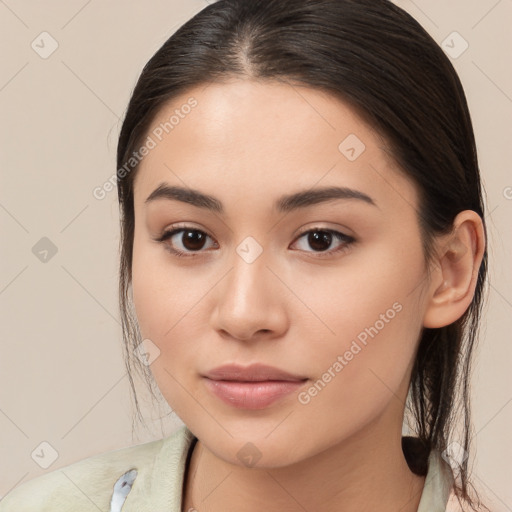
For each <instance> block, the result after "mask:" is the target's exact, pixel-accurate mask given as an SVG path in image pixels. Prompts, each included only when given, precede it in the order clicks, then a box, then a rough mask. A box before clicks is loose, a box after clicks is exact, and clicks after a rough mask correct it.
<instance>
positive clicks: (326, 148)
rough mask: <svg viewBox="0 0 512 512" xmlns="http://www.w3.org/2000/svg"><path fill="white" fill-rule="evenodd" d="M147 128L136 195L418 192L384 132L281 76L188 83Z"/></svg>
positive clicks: (323, 95)
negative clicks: (173, 191)
mask: <svg viewBox="0 0 512 512" xmlns="http://www.w3.org/2000/svg"><path fill="white" fill-rule="evenodd" d="M147 136H148V137H149V138H151V140H152V141H153V143H152V144H151V145H152V146H154V147H153V148H152V149H151V150H150V151H149V152H148V154H146V155H145V156H144V158H143V160H142V162H141V164H140V165H139V169H138V171H137V176H136V180H135V190H134V193H135V202H136V203H137V202H143V201H144V200H145V198H146V197H147V196H148V195H149V194H150V193H151V192H152V191H153V190H154V189H155V188H156V187H157V186H158V185H160V184H161V183H163V182H167V183H174V184H179V185H181V186H189V187H192V188H199V187H200V188H202V189H205V191H206V192H207V191H213V190H215V191H216V195H219V193H220V194H224V197H226V198H228V199H226V201H227V202H228V201H229V197H230V196H231V198H232V199H233V200H235V201H238V202H239V201H240V200H241V199H242V198H241V194H244V193H245V194H246V195H251V196H254V195H255V194H256V195H258V194H259V195H260V196H265V197H267V198H270V197H269V196H270V195H273V193H272V191H273V190H275V192H276V194H275V195H276V196H277V195H281V193H284V192H286V191H288V192H289V191H290V190H291V189H294V188H301V189H303V188H306V187H309V188H311V187H314V186H315V184H318V185H319V186H328V185H338V186H346V187H350V188H358V189H365V192H367V193H372V194H373V196H379V195H381V196H382V195H383V194H388V195H394V196H395V197H394V199H393V198H390V199H391V200H395V201H396V196H401V197H404V196H405V197H407V198H408V201H409V202H410V201H413V202H414V201H415V199H416V198H415V190H414V187H413V185H412V183H410V182H409V180H408V179H406V178H405V177H404V175H403V174H402V173H401V172H400V171H399V170H398V169H397V166H396V164H395V163H394V161H393V160H392V159H391V158H390V156H389V155H388V153H387V152H386V150H385V143H384V141H383V139H382V138H381V137H380V136H379V135H378V134H377V133H376V132H375V131H374V130H373V129H372V128H371V127H370V126H369V125H367V124H366V123H365V122H364V121H363V119H362V118H361V117H359V116H358V115H357V113H356V112H355V111H354V110H353V109H352V108H351V107H350V106H349V105H347V104H346V103H344V102H343V101H341V100H339V99H338V98H336V97H334V96H333V95H331V94H328V93H326V92H323V91H320V90H317V89H312V88H308V87H304V86H299V85H295V84H293V85H292V84H290V83H284V82H275V81H274V82H269V81H266V82H262V81H253V80H240V79H233V80H230V81H228V82H225V83H208V84H202V85H200V86H198V87H195V88H192V89H190V90H188V91H187V92H186V93H184V94H181V95H180V96H178V97H175V98H173V100H172V101H170V102H168V103H167V104H166V105H164V106H163V107H162V108H161V109H160V111H159V112H158V114H157V115H156V117H155V118H154V120H153V122H152V124H151V126H150V128H149V130H148V132H147Z"/></svg>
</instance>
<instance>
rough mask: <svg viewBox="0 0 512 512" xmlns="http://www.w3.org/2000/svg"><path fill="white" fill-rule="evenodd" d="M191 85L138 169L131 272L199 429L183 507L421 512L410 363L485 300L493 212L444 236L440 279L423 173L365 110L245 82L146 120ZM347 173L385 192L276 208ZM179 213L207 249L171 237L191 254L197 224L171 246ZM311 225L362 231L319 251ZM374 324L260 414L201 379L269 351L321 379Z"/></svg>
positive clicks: (166, 381)
mask: <svg viewBox="0 0 512 512" xmlns="http://www.w3.org/2000/svg"><path fill="white" fill-rule="evenodd" d="M190 97H193V98H195V99H196V100H197V106H195V107H194V108H193V109H192V110H191V112H190V113H189V114H187V115H186V116H184V117H183V119H181V118H180V121H179V123H178V124H177V125H176V126H174V128H173V129H172V130H171V131H169V133H168V134H165V136H163V137H162V140H161V141H159V142H158V144H157V145H156V147H154V148H153V149H151V151H150V152H149V153H148V154H147V155H146V156H145V157H144V159H143V161H142V163H141V164H140V167H139V170H138V174H137V176H136V180H135V188H134V204H135V217H136V225H135V237H134V253H133V267H132V269H133V299H134V304H135V309H136V313H137V318H138V321H139V325H140V329H141V333H142V336H143V338H146V339H149V340H151V343H153V344H154V345H156V346H157V347H158V349H159V351H160V353H159V356H158V357H157V358H156V359H155V360H154V362H153V363H152V364H151V371H152V373H153V375H154V377H155V379H156V382H157V384H158V386H159V388H160V390H161V392H162V394H163V396H164V397H165V399H166V400H167V401H168V403H169V405H170V406H171V407H172V408H173V409H174V410H175V411H176V413H177V414H178V415H179V416H180V418H181V419H182V420H183V421H184V422H185V424H187V426H188V427H189V428H190V430H191V431H192V432H193V433H194V434H195V435H196V437H198V439H199V441H198V443H197V444H196V446H195V449H194V451H193V454H192V458H191V461H190V466H189V468H188V471H187V476H186V482H185V484H186V486H185V493H184V506H183V510H189V508H191V507H195V508H196V509H197V510H198V511H200V512H203V511H217V510H218V511H220V510H223V511H228V510H244V511H249V512H251V511H253V510H254V511H256V510H258V511H259V510H285V511H292V510H303V509H306V510H310V511H311V510H315V511H317V512H318V511H320V512H324V511H334V510H344V511H345V512H351V511H358V512H361V511H365V510H380V511H393V512H396V511H397V510H401V511H402V512H409V511H416V510H417V507H418V503H419V500H420V496H421V492H422V489H423V485H424V478H422V477H418V476H416V475H414V474H413V473H412V472H411V471H410V470H409V468H408V466H407V463H406V461H405V458H404V456H403V453H402V449H401V444H400V443H401V429H402V421H403V414H404V404H405V399H406V395H407V390H408V386H409V380H410V372H411V369H412V364H413V362H414V356H415V351H416V347H417V343H418V340H419V336H420V333H421V329H422V327H423V326H428V327H440V326H442V325H447V324H449V323H451V322H453V321H455V320H456V319H457V318H459V317H460V316H461V315H462V314H463V313H464V311H465V310H466V308H467V307H468V305H469V303H470V301H471V298H472V296H473V291H474V286H475V282H476V275H477V274H476V272H477V269H478V266H479V264H480V261H481V257H482V252H483V244H484V240H483V232H482V226H481V222H480V219H479V217H478V215H477V214H476V213H474V212H470V211H465V212H461V213H460V214H459V216H458V217H457V218H456V221H455V227H456V229H455V230H454V232H453V234H451V235H449V236H448V235H447V236H444V237H443V238H440V239H439V240H438V245H437V247H438V257H437V258H436V261H435V262H434V264H433V265H432V269H431V270H432V271H431V275H430V277H429V276H428V275H427V272H426V271H427V267H426V263H425V259H424V256H423V251H422V244H421V237H420V231H419V225H418V216H417V209H418V195H417V191H416V189H415V186H414V184H413V183H412V182H411V181H410V180H409V179H408V178H407V177H405V176H404V174H402V173H401V172H400V170H399V169H398V168H397V166H396V164H395V163H394V162H393V160H392V158H391V157H390V156H389V154H388V153H387V152H386V151H385V145H384V141H383V140H382V139H381V138H380V137H379V136H378V135H377V134H376V133H375V132H374V130H372V129H371V128H370V127H369V126H368V125H367V124H365V123H364V122H363V120H362V119H361V118H360V117H359V116H358V115H357V114H356V112H355V111H354V110H353V109H351V108H350V107H349V106H347V105H346V104H345V103H343V102H341V101H340V100H337V99H335V98H334V97H333V96H330V95H328V94H326V93H323V92H320V91H318V90H313V89H310V88H306V87H300V86H297V85H293V86H292V85H291V84H286V83H279V82H256V81H252V80H241V79H233V80H230V81H227V82H225V83H212V84H209V85H207V86H205V85H202V86H201V87H197V88H195V89H193V90H190V91H187V93H186V94H183V95H182V96H180V97H178V98H175V99H174V100H173V101H172V102H171V103H169V104H168V105H167V106H166V107H165V108H163V109H162V110H161V112H159V113H158V115H157V117H156V118H155V119H154V122H153V125H152V128H150V130H149V131H148V134H151V130H152V129H154V127H158V126H159V124H160V123H162V122H165V121H166V120H168V119H169V117H170V116H171V115H172V113H173V111H174V110H175V109H176V108H180V106H181V105H183V104H185V103H186V102H187V100H188V99H189V98H190ZM350 134H355V135H356V136H357V138H358V139H359V140H360V141H362V142H363V143H364V145H365V149H364V151H363V152H362V153H361V154H360V155H359V156H358V157H357V158H356V159H355V160H354V161H350V160H349V159H348V158H347V157H346V156H345V154H344V153H343V152H342V151H340V150H339V148H338V146H339V144H340V143H341V142H342V141H343V140H345V139H346V137H347V136H349V135H350ZM161 183H167V184H169V185H178V186H183V187H190V188H193V189H197V190H199V191H201V192H203V193H206V194H210V195H212V196H215V197H216V198H218V200H219V201H221V202H222V204H223V206H224V210H225V211H224V214H222V215H221V214H219V213H213V212H211V211H207V210H205V209H203V208H198V207H196V206H193V205H190V204H186V203H184V202H181V201H176V200H168V199H158V200H155V201H152V202H150V203H147V204H145V200H146V198H147V197H148V196H149V195H150V194H151V192H152V191H153V190H154V189H156V188H157V187H158V186H159V185H160V184H161ZM332 185H334V186H339V187H350V188H352V189H355V190H358V191H360V192H363V193H365V194H367V195H368V196H370V197H371V198H372V199H373V201H374V202H375V205H376V206H374V205H371V204H367V203H366V202H364V201H361V200H358V199H336V200H331V201H327V202H322V203H319V204H315V205H312V206H308V207H306V208H302V209H300V210H296V211H292V212H288V213H286V214H283V213H279V212H278V211H277V210H276V209H275V208H274V207H273V204H274V201H276V200H277V198H279V197H280V196H282V195H284V194H290V193H292V192H298V191H300V190H305V189H311V188H314V189H316V188H320V187H324V186H332ZM177 224H178V226H176V225H177ZM183 224H184V225H185V226H187V227H190V228H191V229H192V228H193V229H198V230H200V231H203V232H204V233H206V234H207V235H208V237H207V238H206V240H205V243H204V248H202V249H200V250H201V251H202V252H200V253H197V252H196V255H195V256H194V257H181V258H180V257H177V256H175V255H173V254H172V253H171V252H169V250H168V249H167V247H169V246H173V247H174V248H176V249H178V250H182V251H187V249H188V250H189V253H193V251H192V250H190V249H189V248H190V247H192V248H194V247H195V246H194V245H184V243H183V238H182V235H183V233H178V234H177V235H174V237H173V238H172V239H168V240H167V241H165V242H158V241H156V239H157V238H158V237H159V236H161V235H162V234H163V232H164V231H165V230H168V229H169V228H171V227H183ZM313 228H317V231H318V229H320V228H321V229H323V230H325V229H331V230H336V231H339V232H341V233H344V234H346V235H348V236H351V237H353V238H354V242H353V243H352V244H349V245H347V244H344V242H340V241H338V240H337V239H336V238H332V242H331V244H330V245H329V243H328V242H327V243H326V244H325V247H326V249H325V250H323V251H322V250H319V249H318V248H316V249H315V246H312V245H311V244H309V243H308V236H307V235H305V236H304V235H303V233H304V232H306V231H308V230H310V229H313ZM249 236H250V237H253V238H254V239H255V240H256V241H257V242H258V244H259V246H261V249H262V253H261V254H260V255H259V256H258V257H257V258H256V259H255V260H254V261H253V262H252V263H247V261H245V260H244V259H243V258H242V257H241V256H240V255H239V254H238V253H237V251H236V249H237V247H238V246H239V244H240V243H241V242H242V241H244V239H245V238H246V237H249ZM185 244H186V241H185ZM340 247H342V249H343V250H341V251H338V252H334V251H335V250H336V249H338V248H340ZM393 305H395V307H394V308H395V309H394V312H395V314H394V315H393V318H392V319H390V318H389V317H390V316H391V313H386V312H387V311H389V310H393ZM398 309H400V311H399V312H398V311H397V310H398ZM381 315H384V316H385V317H386V318H385V319H387V321H385V319H382V316H381ZM379 320H381V321H380V323H378V324H377V323H376V322H377V321H379ZM382 323H383V327H382V328H379V327H380V326H381V325H382ZM371 326H374V327H375V326H377V331H378V332H377V334H374V336H373V337H370V336H368V339H367V344H366V345H363V344H361V343H359V346H360V347H361V349H360V351H359V352H357V354H356V355H354V356H353V358H352V359H351V360H350V361H347V359H346V358H344V361H345V362H346V364H344V365H343V369H342V370H341V371H338V372H334V374H335V377H332V375H331V379H330V381H329V382H328V383H327V384H326V385H325V387H323V388H322V389H321V391H319V392H317V393H316V395H315V396H310V395H308V396H310V400H309V401H308V402H307V403H301V401H300V400H299V399H298V393H295V392H294V393H292V394H291V395H288V396H286V397H284V398H282V399H280V400H278V401H277V402H274V403H273V404H271V405H270V406H268V407H267V408H265V409H262V410H246V409H237V408H234V407H232V406H230V405H227V404H225V403H224V402H222V401H220V400H219V399H218V398H217V397H216V396H214V395H213V394H211V393H210V391H209V390H208V389H207V388H206V386H205V385H204V379H203V378H202V376H201V375H203V374H204V373H205V372H207V371H208V370H211V369H213V368H215V367H218V366H220V365H223V364H226V363H238V364H240V365H244V366H246V365H249V364H251V363H255V362H261V363H264V364H267V365H271V366H275V367H278V368H281V369H283V370H286V371H288V372H290V373H292V374H296V375H298V376H302V377H305V378H307V379H308V381H307V382H306V383H305V384H304V387H303V388H301V391H302V392H307V390H308V389H310V388H311V386H312V385H313V384H314V383H315V382H316V381H318V379H322V375H324V374H325V373H326V372H327V370H328V369H329V368H332V367H333V364H334V363H335V362H336V361H337V360H338V361H339V359H337V358H338V356H340V355H341V356H343V355H344V354H345V353H346V351H347V350H349V349H350V347H351V346H353V345H352V343H353V341H354V340H357V339H358V338H357V337H358V335H361V333H362V332H363V331H365V329H369V328H370V327H371ZM372 332H374V331H372ZM355 350H357V349H355ZM324 379H327V378H326V377H324ZM302 396H303V397H304V394H303V395H302ZM303 402H304V400H303ZM249 442H250V443H252V445H254V447H256V449H257V452H256V451H254V453H258V454H259V455H258V456H259V457H260V458H259V460H258V461H257V463H256V465H254V466H253V467H247V465H245V463H244V461H243V460H242V459H241V458H239V456H237V454H239V453H240V450H241V449H242V453H244V452H243V450H246V451H247V450H249V448H247V443H249ZM250 450H254V448H250Z"/></svg>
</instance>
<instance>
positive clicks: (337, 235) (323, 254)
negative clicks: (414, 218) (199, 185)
mask: <svg viewBox="0 0 512 512" xmlns="http://www.w3.org/2000/svg"><path fill="white" fill-rule="evenodd" d="M184 231H193V232H197V233H202V234H203V235H206V236H207V237H209V238H211V239H212V240H213V237H211V236H210V235H209V234H208V233H206V232H204V231H202V230H201V229H196V228H192V227H187V226H182V227H178V228H173V229H170V230H168V231H165V232H164V233H163V234H162V235H161V236H160V237H158V238H156V239H155V240H156V241H157V242H161V243H163V244H164V245H165V248H166V249H167V250H168V251H169V252H171V254H173V255H174V256H177V257H178V258H196V257H198V256H200V255H201V253H202V252H205V251H201V250H199V251H195V252H190V253H187V252H184V251H179V250H176V249H174V248H173V247H171V246H170V245H169V244H167V243H165V242H166V241H167V240H168V239H169V238H172V237H173V236H174V235H176V234H177V233H180V232H184ZM312 232H321V233H330V234H331V235H332V236H333V239H336V240H338V241H340V242H344V243H343V244H342V245H340V246H339V247H338V248H337V249H334V250H326V251H305V252H307V253H310V252H312V253H313V254H315V255H316V256H315V257H316V258H328V257H330V256H332V255H333V254H338V253H343V252H345V251H347V250H348V249H349V248H350V246H351V245H352V244H353V243H354V242H355V238H353V237H351V236H349V235H345V234H344V233H341V232H339V231H336V230H334V229H327V228H321V227H314V228H311V229H308V230H307V231H304V232H302V233H300V234H299V235H298V236H297V238H296V240H299V239H300V238H302V237H303V236H304V235H307V234H309V233H312Z"/></svg>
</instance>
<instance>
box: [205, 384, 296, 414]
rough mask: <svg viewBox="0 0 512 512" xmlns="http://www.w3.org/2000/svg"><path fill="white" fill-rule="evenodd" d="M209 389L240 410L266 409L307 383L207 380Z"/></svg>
mask: <svg viewBox="0 0 512 512" xmlns="http://www.w3.org/2000/svg"><path fill="white" fill-rule="evenodd" d="M204 380H205V384H206V386H207V387H208V389H209V390H210V391H211V392H212V393H213V394H214V395H216V396H217V397H219V398H220V399H221V400H222V401H223V402H225V403H227V404H229V405H231V406H233V407H237V408H239V409H264V408H265V407H268V406H269V405H270V404H272V403H274V402H276V401H277V400H279V399H280V398H282V397H284V396H286V395H289V394H290V393H293V392H294V391H297V390H298V389H299V388H301V387H302V386H303V385H304V383H305V381H303V380H302V381H284V380H267V381H260V382H239V381H232V380H231V381H230V380H212V379H208V378H205V379H204Z"/></svg>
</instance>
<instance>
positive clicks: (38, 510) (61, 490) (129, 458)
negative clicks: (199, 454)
mask: <svg viewBox="0 0 512 512" xmlns="http://www.w3.org/2000/svg"><path fill="white" fill-rule="evenodd" d="M184 436H186V429H185V428H184V427H182V428H181V429H179V430H178V431H176V432H175V433H173V434H172V435H171V436H169V437H167V438H165V439H159V440H157V441H151V442H149V443H144V444H140V445H136V446H130V447H127V448H121V449H118V450H113V451H109V452H105V453H101V454H98V455H93V456H92V457H89V458H87V459H83V460H80V461H78V462H75V463H73V464H70V465H68V466H65V467H63V468H60V469H57V470H54V471H51V472H50V473H47V474H44V475H42V476H39V477H37V478H35V479H33V480H30V481H28V482H26V483H24V484H21V485H19V486H18V487H16V488H15V489H14V490H12V491H11V492H10V493H9V494H8V495H7V496H5V497H4V498H3V499H2V500H1V501H0V512H46V511H48V512H49V511H51V512H58V511H64V510H65V511H69V510H73V511H74V512H81V511H89V510H104V511H107V510H110V502H111V498H112V493H113V489H114V484H115V483H116V482H117V480H118V479H119V478H120V477H121V476H122V475H123V474H125V473H126V472H127V471H129V470H131V469H136V470H137V472H138V477H137V480H140V481H144V480H148V479H150V478H149V477H150V476H151V474H152V472H153V467H154V465H155V463H156V462H157V461H158V459H159V455H160V453H161V452H162V450H164V449H165V450H168V449H173V447H174V449H176V447H178V446H183V442H184V439H185V437H184Z"/></svg>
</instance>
